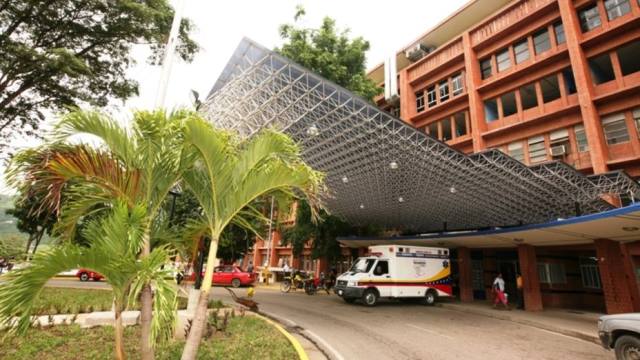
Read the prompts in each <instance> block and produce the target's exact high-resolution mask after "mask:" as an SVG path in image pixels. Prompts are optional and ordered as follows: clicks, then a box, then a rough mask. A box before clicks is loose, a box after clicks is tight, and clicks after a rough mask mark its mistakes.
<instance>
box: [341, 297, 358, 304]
mask: <svg viewBox="0 0 640 360" xmlns="http://www.w3.org/2000/svg"><path fill="white" fill-rule="evenodd" d="M342 300H344V302H346V303H347V304H353V303H354V302H355V301H356V298H352V297H348V298H347V297H346V298H342Z"/></svg>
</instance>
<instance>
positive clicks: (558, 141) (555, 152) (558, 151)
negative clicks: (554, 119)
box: [549, 129, 571, 156]
mask: <svg viewBox="0 0 640 360" xmlns="http://www.w3.org/2000/svg"><path fill="white" fill-rule="evenodd" d="M549 143H550V145H551V156H564V155H566V154H568V153H570V150H571V147H570V146H569V130H567V129H560V130H556V131H552V132H551V133H550V134H549Z"/></svg>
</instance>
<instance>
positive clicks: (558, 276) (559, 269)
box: [538, 263, 567, 285]
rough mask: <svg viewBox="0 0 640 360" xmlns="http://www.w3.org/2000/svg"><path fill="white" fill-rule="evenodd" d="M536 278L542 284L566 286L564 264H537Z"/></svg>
mask: <svg viewBox="0 0 640 360" xmlns="http://www.w3.org/2000/svg"><path fill="white" fill-rule="evenodd" d="M538 277H539V278H540V282H541V283H543V284H549V285H552V284H566V283H567V274H566V272H565V271H564V264H557V263H538Z"/></svg>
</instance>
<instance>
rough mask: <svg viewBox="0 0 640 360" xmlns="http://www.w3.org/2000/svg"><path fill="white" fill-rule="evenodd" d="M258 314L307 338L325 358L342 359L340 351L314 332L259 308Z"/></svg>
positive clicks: (331, 359)
mask: <svg viewBox="0 0 640 360" xmlns="http://www.w3.org/2000/svg"><path fill="white" fill-rule="evenodd" d="M260 314H261V315H263V316H265V317H267V318H269V319H271V320H273V321H276V322H278V323H280V324H282V325H283V326H286V327H287V330H288V331H290V332H292V333H295V334H298V335H300V336H302V337H304V338H305V339H307V340H309V342H311V343H312V344H313V345H314V346H315V347H316V348H317V349H318V350H319V351H320V352H321V353H322V354H323V355H324V356H325V357H326V358H327V359H330V360H344V357H342V355H340V353H339V352H338V351H337V350H336V349H334V348H333V347H332V346H331V345H330V344H329V343H328V342H327V341H326V340H324V339H323V338H321V337H320V336H318V335H317V334H315V333H314V332H312V331H310V330H307V329H304V328H303V327H301V326H300V325H298V324H297V323H296V322H294V321H292V320H289V319H287V318H283V317H280V316H278V315H275V314H272V313H269V312H265V311H262V310H260Z"/></svg>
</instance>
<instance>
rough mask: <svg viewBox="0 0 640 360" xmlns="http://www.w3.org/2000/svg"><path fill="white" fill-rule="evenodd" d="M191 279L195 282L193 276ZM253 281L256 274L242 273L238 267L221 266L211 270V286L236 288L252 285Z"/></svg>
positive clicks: (193, 275)
mask: <svg viewBox="0 0 640 360" xmlns="http://www.w3.org/2000/svg"><path fill="white" fill-rule="evenodd" d="M202 276H204V272H202ZM191 279H192V280H195V274H192V275H191ZM255 281H256V273H253V272H247V271H244V270H242V268H240V267H239V266H235V265H222V266H218V267H216V268H215V269H213V285H231V286H233V287H236V288H237V287H240V286H247V285H252V284H253V283H254V282H255Z"/></svg>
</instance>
